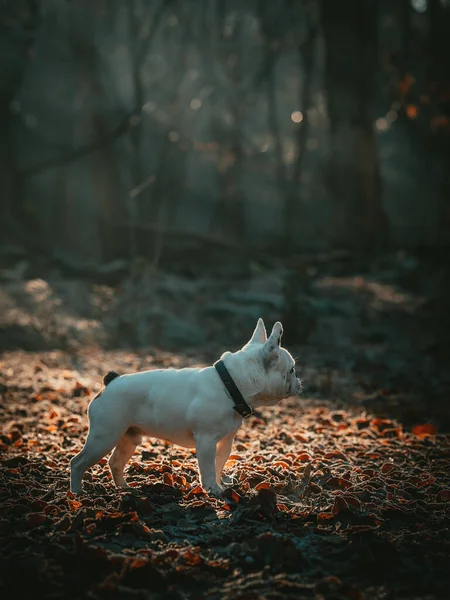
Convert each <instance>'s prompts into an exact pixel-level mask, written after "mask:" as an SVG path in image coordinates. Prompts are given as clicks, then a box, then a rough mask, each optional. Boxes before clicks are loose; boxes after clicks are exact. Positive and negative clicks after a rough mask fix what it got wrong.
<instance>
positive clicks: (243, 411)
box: [233, 404, 255, 419]
mask: <svg viewBox="0 0 450 600" xmlns="http://www.w3.org/2000/svg"><path fill="white" fill-rule="evenodd" d="M233 408H234V410H235V411H236V412H238V413H239V414H240V415H241V417H242V418H243V419H248V418H249V417H251V416H252V415H254V414H255V411H254V410H253V408H252V407H251V406H249V405H248V404H246V405H245V406H243V405H242V404H235V405H234V406H233Z"/></svg>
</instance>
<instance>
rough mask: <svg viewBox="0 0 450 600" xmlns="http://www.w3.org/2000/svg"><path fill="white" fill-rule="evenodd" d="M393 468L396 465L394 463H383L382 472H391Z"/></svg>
mask: <svg viewBox="0 0 450 600" xmlns="http://www.w3.org/2000/svg"><path fill="white" fill-rule="evenodd" d="M393 468H394V465H392V464H390V463H384V465H382V467H381V472H382V473H389V471H392V469H393Z"/></svg>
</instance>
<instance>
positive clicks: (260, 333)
mask: <svg viewBox="0 0 450 600" xmlns="http://www.w3.org/2000/svg"><path fill="white" fill-rule="evenodd" d="M266 342H267V332H266V327H265V325H264V321H263V320H262V319H261V318H260V319H258V322H257V324H256V327H255V331H254V332H253V335H252V337H251V338H250V340H249V341H248V344H265V343H266Z"/></svg>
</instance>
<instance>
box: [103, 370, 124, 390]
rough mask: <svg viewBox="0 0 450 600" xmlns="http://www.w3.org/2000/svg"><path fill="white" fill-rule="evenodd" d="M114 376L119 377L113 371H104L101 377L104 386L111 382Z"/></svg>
mask: <svg viewBox="0 0 450 600" xmlns="http://www.w3.org/2000/svg"><path fill="white" fill-rule="evenodd" d="M116 377H120V375H119V373H116V372H115V371H109V372H108V373H106V375H105V376H104V377H103V384H104V386H105V387H106V386H107V385H108V383H111V381H113V380H114V379H115V378H116Z"/></svg>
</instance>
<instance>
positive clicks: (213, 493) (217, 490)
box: [207, 484, 225, 498]
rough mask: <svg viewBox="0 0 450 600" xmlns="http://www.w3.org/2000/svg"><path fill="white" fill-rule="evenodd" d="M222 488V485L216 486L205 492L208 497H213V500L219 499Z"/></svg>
mask: <svg viewBox="0 0 450 600" xmlns="http://www.w3.org/2000/svg"><path fill="white" fill-rule="evenodd" d="M224 489H225V488H224V487H223V486H222V485H219V484H216V485H213V486H211V487H209V488H208V490H207V492H208V494H209V495H210V496H214V497H215V498H220V497H221V496H222V492H223V491H224Z"/></svg>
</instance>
